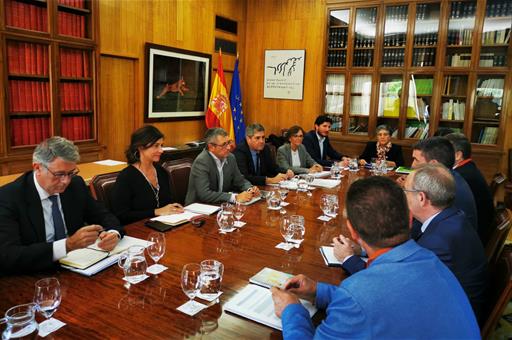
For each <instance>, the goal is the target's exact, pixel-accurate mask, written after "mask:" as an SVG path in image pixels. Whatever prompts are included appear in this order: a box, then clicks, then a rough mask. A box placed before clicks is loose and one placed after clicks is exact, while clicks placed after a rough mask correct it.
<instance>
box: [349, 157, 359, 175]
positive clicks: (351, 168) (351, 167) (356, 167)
mask: <svg viewBox="0 0 512 340" xmlns="http://www.w3.org/2000/svg"><path fill="white" fill-rule="evenodd" d="M348 170H349V171H352V172H357V171H359V164H357V158H351V159H350V161H349V162H348Z"/></svg>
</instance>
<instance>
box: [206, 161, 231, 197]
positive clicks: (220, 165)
mask: <svg viewBox="0 0 512 340" xmlns="http://www.w3.org/2000/svg"><path fill="white" fill-rule="evenodd" d="M208 153H209V154H210V155H211V156H212V157H213V160H214V161H215V165H216V166H217V171H218V172H219V188H218V191H219V192H222V188H223V186H224V172H223V171H222V168H223V167H224V164H226V163H227V162H228V160H227V158H225V159H223V160H222V161H221V160H220V159H218V158H217V156H215V155H214V154H213V153H211V152H210V151H208ZM230 194H231V197H230V198H229V202H231V203H235V202H236V194H234V193H230Z"/></svg>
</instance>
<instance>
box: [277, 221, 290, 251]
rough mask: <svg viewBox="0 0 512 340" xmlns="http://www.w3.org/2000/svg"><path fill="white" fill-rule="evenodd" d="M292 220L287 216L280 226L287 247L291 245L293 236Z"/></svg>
mask: <svg viewBox="0 0 512 340" xmlns="http://www.w3.org/2000/svg"><path fill="white" fill-rule="evenodd" d="M290 225H291V223H290V218H289V217H287V216H283V218H282V219H281V225H280V226H279V231H280V232H281V235H282V236H283V238H284V241H285V243H286V245H290V239H291V234H292V228H291V227H290Z"/></svg>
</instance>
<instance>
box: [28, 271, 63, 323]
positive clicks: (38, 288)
mask: <svg viewBox="0 0 512 340" xmlns="http://www.w3.org/2000/svg"><path fill="white" fill-rule="evenodd" d="M61 300H62V297H61V291H60V283H59V280H57V279H56V278H55V277H48V278H44V279H41V280H39V281H37V282H36V284H35V292H34V303H36V305H37V310H38V311H39V313H41V314H42V315H43V316H44V317H45V318H46V319H49V318H51V317H52V315H53V313H55V312H56V311H57V308H59V305H60V302H61Z"/></svg>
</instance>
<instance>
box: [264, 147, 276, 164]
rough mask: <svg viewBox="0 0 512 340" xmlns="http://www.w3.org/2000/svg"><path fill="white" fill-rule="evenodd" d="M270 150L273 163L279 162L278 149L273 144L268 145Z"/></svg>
mask: <svg viewBox="0 0 512 340" xmlns="http://www.w3.org/2000/svg"><path fill="white" fill-rule="evenodd" d="M266 144H267V146H268V148H269V149H270V156H271V157H272V162H274V163H276V162H277V148H276V146H275V145H274V144H272V143H266Z"/></svg>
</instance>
